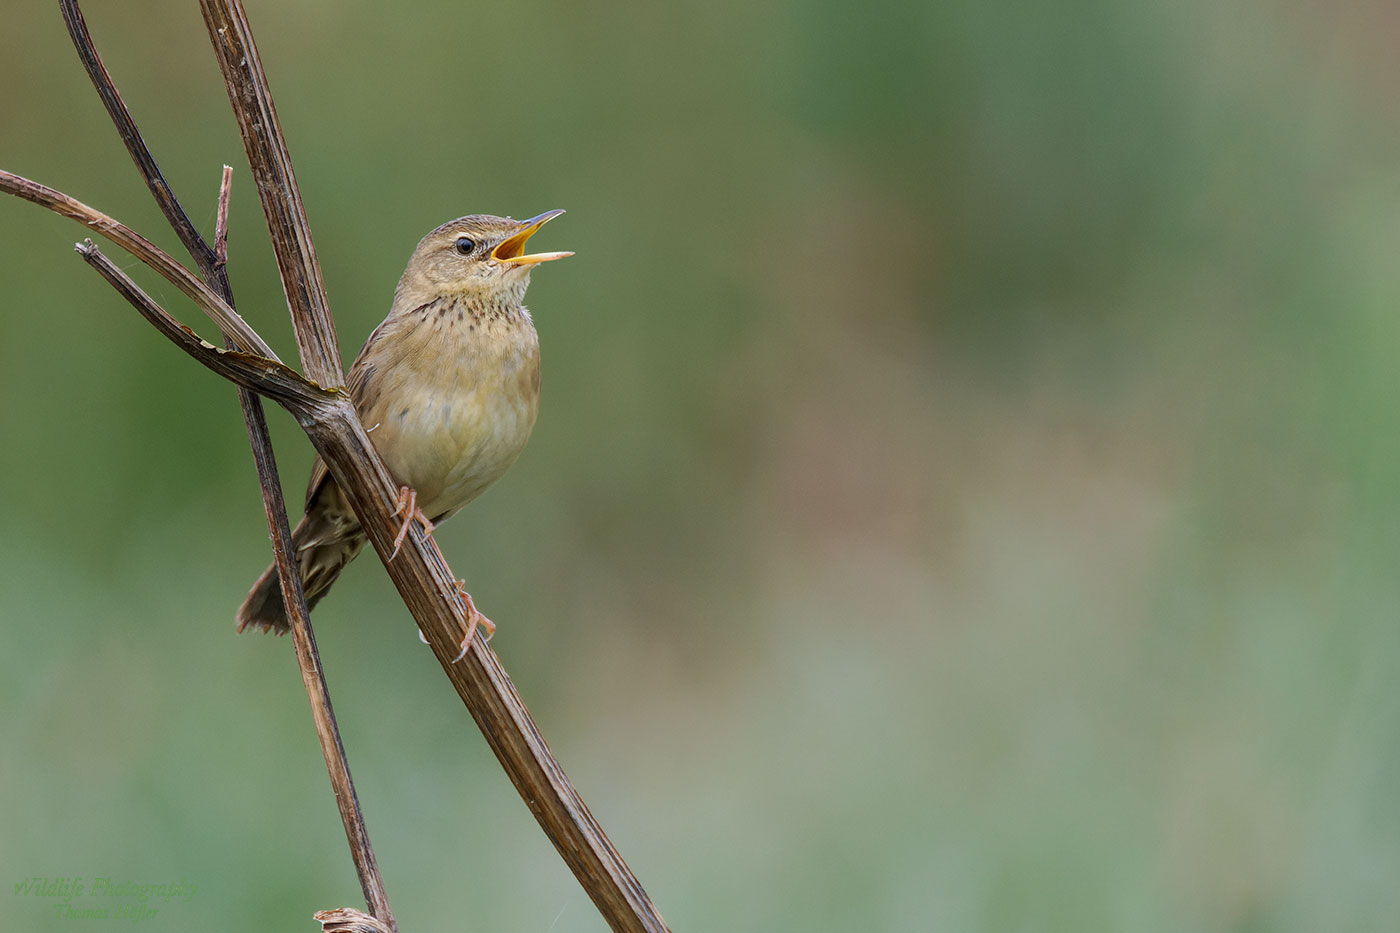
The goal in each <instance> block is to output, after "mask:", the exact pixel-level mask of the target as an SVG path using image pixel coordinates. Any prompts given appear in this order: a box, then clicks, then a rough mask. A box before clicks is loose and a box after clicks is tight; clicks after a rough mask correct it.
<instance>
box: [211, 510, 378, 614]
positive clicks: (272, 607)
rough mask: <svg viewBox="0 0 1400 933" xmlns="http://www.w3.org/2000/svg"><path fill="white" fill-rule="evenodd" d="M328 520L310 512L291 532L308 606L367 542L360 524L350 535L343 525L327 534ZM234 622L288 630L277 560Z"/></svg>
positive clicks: (251, 593) (325, 589)
mask: <svg viewBox="0 0 1400 933" xmlns="http://www.w3.org/2000/svg"><path fill="white" fill-rule="evenodd" d="M328 524H329V523H327V522H324V521H321V520H319V519H318V518H317V516H316V515H315V514H311V515H307V516H306V517H304V518H303V519H302V520H301V523H300V524H298V525H297V527H296V529H295V530H294V531H293V532H292V552H293V553H294V554H295V555H296V559H297V567H298V568H299V569H300V572H301V585H302V589H303V590H305V591H306V604H307V608H310V607H312V606H315V605H316V604H317V603H318V602H320V601H321V597H323V596H325V595H326V591H327V590H329V589H330V588H331V584H332V583H334V582H335V581H336V578H337V577H339V576H340V572H341V571H342V570H344V569H345V565H346V564H348V563H350V561H352V560H354V559H355V555H357V554H359V553H360V549H361V548H363V547H364V546H365V536H364V533H363V532H361V531H359V530H358V528H356V530H355V531H354V532H353V533H351V534H348V535H347V534H345V533H344V532H345V529H344V528H343V526H342V527H339V528H336V529H335V530H336V531H337V532H339V534H335V535H327V532H328V531H330V530H331V529H330V528H328V527H326V526H327V525H328ZM234 624H235V626H236V627H237V629H238V631H240V632H242V631H244V630H245V629H248V628H260V629H262V630H263V631H264V632H275V633H277V634H278V635H284V634H286V633H287V630H288V629H290V628H291V623H290V622H289V621H288V620H287V607H286V604H285V603H283V601H282V584H281V582H280V581H279V580H278V578H277V565H276V564H273V565H271V566H269V567H268V568H267V569H266V570H264V571H263V574H262V576H260V577H258V582H256V583H254V584H253V589H252V590H251V591H249V593H248V597H247V598H246V599H244V600H243V605H241V606H239V607H238V615H237V616H236V617H235V623H234Z"/></svg>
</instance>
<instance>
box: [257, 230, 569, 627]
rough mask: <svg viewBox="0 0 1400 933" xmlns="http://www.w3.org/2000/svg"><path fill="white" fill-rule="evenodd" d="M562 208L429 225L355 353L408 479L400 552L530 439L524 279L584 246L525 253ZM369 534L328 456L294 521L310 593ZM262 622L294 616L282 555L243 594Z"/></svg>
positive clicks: (368, 403) (376, 429)
mask: <svg viewBox="0 0 1400 933" xmlns="http://www.w3.org/2000/svg"><path fill="white" fill-rule="evenodd" d="M562 213H564V212H563V211H558V210H555V211H547V212H545V213H543V214H540V215H539V216H538V217H532V218H530V219H529V220H511V219H510V218H508V217H493V216H490V215H487V214H473V215H470V216H467V217H459V218H458V219H456V220H453V221H451V222H449V223H445V224H443V225H442V226H441V227H438V228H437V229H436V230H434V231H432V232H431V233H429V234H428V235H427V236H425V237H424V238H423V240H422V241H421V242H420V243H419V244H418V248H417V249H415V250H414V251H413V256H412V257H410V259H409V260H408V267H407V268H405V269H404V273H403V277H402V278H401V279H399V287H398V289H397V290H396V291H395V292H394V303H393V305H392V306H391V307H390V309H389V316H388V317H386V318H385V319H384V323H382V324H380V325H379V326H378V327H377V328H375V330H374V333H372V334H370V335H369V339H368V340H366V341H365V345H364V348H363V349H362V350H360V355H359V356H358V357H356V358H355V362H354V364H353V365H352V366H351V367H350V377H349V382H350V396H351V398H352V399H353V400H354V403H355V409H356V410H357V411H358V412H359V415H360V420H361V421H362V422H363V423H364V426H365V429H366V431H368V432H369V437H370V440H371V441H373V443H374V447H375V449H376V450H377V451H379V455H380V456H381V457H383V458H384V463H385V465H386V466H387V467H388V468H389V472H390V474H391V475H392V476H393V477H394V480H395V482H397V483H399V484H400V487H401V488H400V490H399V502H398V505H399V509H398V512H397V513H396V514H398V515H402V516H403V526H402V528H401V529H400V531H399V535H398V540H397V541H396V542H395V552H396V553H397V548H398V545H399V544H401V543H402V542H403V539H404V537H405V536H406V535H407V533H408V529H409V527H410V526H411V525H412V524H413V522H415V521H418V522H420V523H421V524H422V526H423V528H424V529H425V530H427V531H428V532H429V533H431V531H432V528H433V525H434V524H436V523H439V522H441V521H443V520H444V519H446V518H448V517H449V516H451V515H452V514H453V513H454V512H457V511H458V510H459V509H461V508H462V507H463V506H465V505H466V504H467V503H469V502H471V501H472V500H473V499H475V498H476V497H477V496H479V495H481V493H482V491H483V490H485V489H486V487H487V486H490V485H491V484H492V483H494V482H495V481H496V480H498V479H500V477H501V476H502V474H504V473H505V472H506V470H508V469H510V467H511V465H512V464H513V463H515V461H516V459H517V458H518V457H519V456H520V452H521V451H522V450H524V449H525V442H526V441H527V440H529V438H530V431H531V429H532V428H534V425H535V415H536V413H537V412H538V411H539V398H540V345H539V338H538V336H537V335H536V334H535V325H534V323H533V321H532V320H531V319H530V312H529V311H528V310H526V308H525V305H524V300H525V289H526V287H527V286H528V285H529V284H530V272H531V270H533V269H534V268H535V266H537V265H539V264H540V263H542V262H549V261H550V260H553V259H562V258H564V257H565V256H572V255H573V253H568V252H556V253H533V254H526V253H525V243H526V241H527V240H529V239H530V237H531V236H533V235H534V234H535V233H536V232H537V231H538V230H539V229H540V227H542V226H544V225H545V224H546V223H548V222H549V221H550V220H553V219H554V218H555V217H558V216H559V215H560V214H562ZM364 545H365V533H364V531H363V530H362V529H361V528H360V523H359V521H358V520H357V519H356V518H355V513H354V512H353V511H351V509H350V506H349V504H348V502H347V501H346V499H345V496H344V494H343V493H342V492H341V490H340V488H339V487H338V486H337V485H336V482H335V480H334V479H332V478H331V476H330V474H329V473H328V472H327V470H326V465H325V463H323V462H322V461H321V459H320V458H319V457H318V458H317V459H316V464H315V466H314V467H313V468H312V471H311V483H310V485H309V486H308V487H307V492H306V514H305V516H304V517H303V518H302V520H301V522H300V523H299V524H298V525H297V527H296V529H295V530H294V531H293V532H292V546H293V548H294V550H295V553H296V556H297V563H298V565H299V567H300V570H301V582H302V586H303V587H304V588H305V590H306V599H307V603H308V605H311V606H314V605H316V603H317V602H319V601H320V600H321V598H322V597H323V596H325V595H326V591H327V590H329V589H330V587H331V584H332V583H334V582H335V581H336V578H337V577H339V576H340V572H341V570H343V569H344V568H345V565H346V564H348V563H349V562H350V561H352V560H353V559H354V558H355V555H357V554H359V553H360V549H361V548H363V547H364ZM468 605H470V602H469V603H468ZM473 611H474V610H473ZM254 626H255V627H258V628H261V629H262V630H263V631H274V632H277V633H278V634H281V633H283V632H286V631H287V629H288V628H289V623H288V621H287V609H286V606H285V605H283V602H282V591H281V587H280V585H279V583H278V579H277V570H276V567H268V568H267V570H266V571H264V572H263V575H262V576H261V577H259V578H258V582H257V583H255V584H253V589H252V591H251V592H250V593H249V594H248V598H247V599H245V600H244V601H243V605H242V606H240V607H239V608H238V616H237V627H238V631H240V632H241V631H243V630H244V629H246V628H249V627H254Z"/></svg>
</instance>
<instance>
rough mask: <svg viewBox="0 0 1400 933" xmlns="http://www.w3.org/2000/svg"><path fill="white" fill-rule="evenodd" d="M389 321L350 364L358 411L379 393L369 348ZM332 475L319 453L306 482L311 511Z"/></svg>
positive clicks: (308, 505) (370, 402)
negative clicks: (373, 381)
mask: <svg viewBox="0 0 1400 933" xmlns="http://www.w3.org/2000/svg"><path fill="white" fill-rule="evenodd" d="M389 321H390V318H386V319H385V320H384V321H383V322H382V323H381V324H380V325H379V326H378V327H376V328H375V329H374V333H372V334H370V335H369V339H368V340H366V341H365V345H364V346H363V347H361V348H360V355H359V356H357V357H355V362H354V363H352V364H351V365H350V376H349V380H348V381H349V383H350V386H349V388H350V401H352V402H354V403H355V410H356V411H357V412H366V411H368V410H369V409H370V408H371V407H372V406H373V404H374V401H375V397H376V396H377V395H378V393H377V392H376V391H375V390H374V386H373V383H372V382H371V379H372V377H373V376H374V364H373V363H370V362H369V348H370V346H371V345H373V344H374V342H375V341H376V340H378V339H379V335H380V333H381V332H382V331H383V330H384V327H385V325H386V324H388V323H389ZM365 427H366V428H368V429H370V430H373V429H374V425H372V424H368V425H365ZM330 475H331V474H330V470H328V469H326V462H325V461H324V460H322V459H321V458H320V456H319V455H318V456H317V457H316V462H315V463H313V464H312V465H311V479H310V481H309V482H308V483H307V484H306V508H307V510H308V511H310V509H311V503H312V502H314V501H315V499H316V496H317V494H318V493H320V491H321V487H322V486H324V485H325V484H326V480H327V479H329V478H330Z"/></svg>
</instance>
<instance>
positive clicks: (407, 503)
mask: <svg viewBox="0 0 1400 933" xmlns="http://www.w3.org/2000/svg"><path fill="white" fill-rule="evenodd" d="M395 505H396V506H397V507H396V508H395V509H394V515H395V516H400V515H402V516H403V525H401V526H400V527H399V533H398V535H397V536H396V537H395V538H394V553H392V554H390V555H389V559H390V560H393V559H394V558H395V557H398V556H399V548H401V547H403V541H404V538H407V537H408V529H409V528H411V527H412V526H413V523H414V522H417V523H418V524H420V525H422V526H423V534H425V535H430V534H432V533H433V523H432V522H431V521H430V520H429V519H428V516H426V515H424V514H423V510H422V509H420V508H418V491H417V490H414V489H410V488H409V487H407V486H400V487H399V498H398V500H397V501H396V503H395Z"/></svg>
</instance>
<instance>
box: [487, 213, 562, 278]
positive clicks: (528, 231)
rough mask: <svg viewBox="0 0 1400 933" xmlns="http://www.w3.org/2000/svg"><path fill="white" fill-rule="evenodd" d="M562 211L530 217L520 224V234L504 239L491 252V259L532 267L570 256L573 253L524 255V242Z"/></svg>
mask: <svg viewBox="0 0 1400 933" xmlns="http://www.w3.org/2000/svg"><path fill="white" fill-rule="evenodd" d="M562 213H564V212H563V211H545V212H544V213H543V214H541V215H540V216H538V217H531V218H530V219H529V220H522V221H521V222H520V224H521V226H520V232H519V233H515V234H512V235H511V236H508V237H506V238H505V239H504V240H502V241H501V242H500V243H498V244H497V245H496V248H495V249H493V250H491V258H492V259H494V260H496V261H497V262H505V263H510V264H511V265H513V266H533V265H535V264H536V263H540V262H549V261H550V260H551V259H563V258H564V257H565V256H572V255H573V253H531V254H529V255H524V252H525V241H526V240H528V239H530V237H532V236H534V235H535V232H536V231H538V230H539V229H540V228H541V227H543V226H544V225H545V224H547V223H549V222H550V221H551V220H553V219H554V218H556V217H558V216H559V215H560V214H562Z"/></svg>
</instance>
